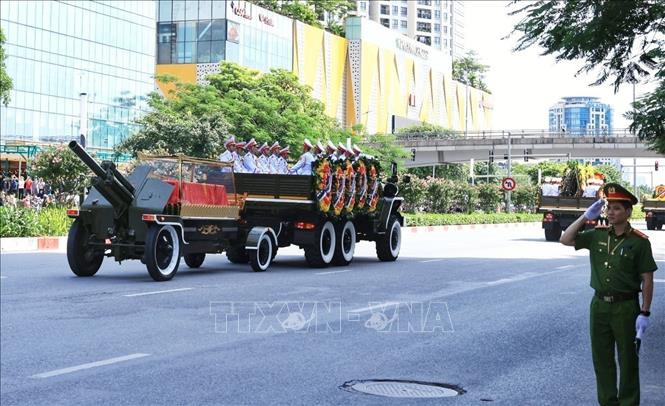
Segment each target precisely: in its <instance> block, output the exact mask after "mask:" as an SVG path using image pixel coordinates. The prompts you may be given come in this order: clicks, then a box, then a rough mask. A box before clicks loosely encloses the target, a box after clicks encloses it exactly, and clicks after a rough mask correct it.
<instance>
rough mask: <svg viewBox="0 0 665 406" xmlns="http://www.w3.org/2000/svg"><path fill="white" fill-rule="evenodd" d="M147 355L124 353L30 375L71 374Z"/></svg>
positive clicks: (44, 376)
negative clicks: (101, 359)
mask: <svg viewBox="0 0 665 406" xmlns="http://www.w3.org/2000/svg"><path fill="white" fill-rule="evenodd" d="M149 355H150V354H140V353H139V354H130V355H125V356H124V357H117V358H110V359H106V360H103V361H96V362H90V363H88V364H82V365H77V366H74V367H69V368H63V369H56V370H55V371H50V372H44V373H41V374H37V375H33V376H31V378H50V377H52V376H58V375H64V374H71V373H72V372H76V371H81V370H83V369H90V368H96V367H102V366H105V365H111V364H117V363H118V362H123V361H129V360H133V359H136V358H143V357H147V356H149Z"/></svg>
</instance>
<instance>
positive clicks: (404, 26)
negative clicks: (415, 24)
mask: <svg viewBox="0 0 665 406" xmlns="http://www.w3.org/2000/svg"><path fill="white" fill-rule="evenodd" d="M400 25H401V26H402V28H404V29H406V28H407V27H408V25H407V22H406V20H402V21H400Z"/></svg>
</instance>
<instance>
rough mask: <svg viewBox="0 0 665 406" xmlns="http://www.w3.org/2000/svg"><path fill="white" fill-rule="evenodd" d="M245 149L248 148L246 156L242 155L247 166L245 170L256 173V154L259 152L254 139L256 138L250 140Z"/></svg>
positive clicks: (243, 163) (244, 164)
mask: <svg viewBox="0 0 665 406" xmlns="http://www.w3.org/2000/svg"><path fill="white" fill-rule="evenodd" d="M245 149H246V150H247V153H246V154H245V156H244V157H242V165H243V166H244V167H245V172H247V173H256V171H257V167H256V155H257V153H258V151H257V148H256V140H254V138H252V139H251V140H249V142H247V145H246V146H245Z"/></svg>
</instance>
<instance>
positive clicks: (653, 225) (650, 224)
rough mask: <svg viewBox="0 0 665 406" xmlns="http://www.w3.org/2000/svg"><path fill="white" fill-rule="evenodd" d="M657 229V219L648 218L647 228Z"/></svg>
mask: <svg viewBox="0 0 665 406" xmlns="http://www.w3.org/2000/svg"><path fill="white" fill-rule="evenodd" d="M655 229H656V221H655V220H654V219H651V220H647V230H655Z"/></svg>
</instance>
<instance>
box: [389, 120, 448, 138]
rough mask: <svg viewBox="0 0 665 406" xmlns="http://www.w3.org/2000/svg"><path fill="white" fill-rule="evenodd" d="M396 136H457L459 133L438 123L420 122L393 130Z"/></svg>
mask: <svg viewBox="0 0 665 406" xmlns="http://www.w3.org/2000/svg"><path fill="white" fill-rule="evenodd" d="M395 135H397V136H398V137H423V138H457V137H458V136H459V135H458V134H457V133H456V132H455V131H453V130H451V129H448V128H444V127H442V126H440V125H436V124H430V123H421V124H415V125H411V126H408V127H402V128H400V129H399V130H397V131H396V132H395Z"/></svg>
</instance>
